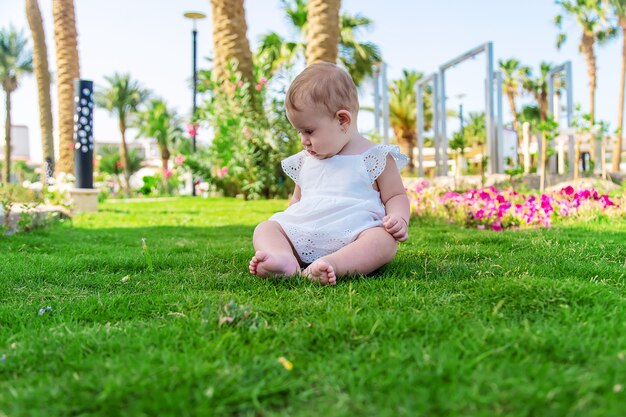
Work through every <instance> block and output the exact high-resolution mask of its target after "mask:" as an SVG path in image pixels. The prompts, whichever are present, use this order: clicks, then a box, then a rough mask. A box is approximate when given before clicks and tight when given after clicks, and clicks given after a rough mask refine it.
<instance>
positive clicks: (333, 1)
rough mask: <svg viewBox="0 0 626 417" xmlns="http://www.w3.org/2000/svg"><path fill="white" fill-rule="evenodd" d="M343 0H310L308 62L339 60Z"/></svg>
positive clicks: (307, 39)
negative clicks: (340, 20) (340, 16)
mask: <svg viewBox="0 0 626 417" xmlns="http://www.w3.org/2000/svg"><path fill="white" fill-rule="evenodd" d="M340 6H341V0H310V1H309V8H308V12H307V33H306V51H305V56H306V63H307V65H310V64H312V63H314V62H316V61H326V62H332V63H333V64H334V63H336V62H337V54H338V53H339V8H340Z"/></svg>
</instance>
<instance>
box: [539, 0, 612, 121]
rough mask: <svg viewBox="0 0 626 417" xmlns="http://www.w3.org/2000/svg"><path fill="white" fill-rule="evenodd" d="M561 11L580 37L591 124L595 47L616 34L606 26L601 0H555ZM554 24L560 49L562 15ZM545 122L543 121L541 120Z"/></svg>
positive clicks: (595, 67)
mask: <svg viewBox="0 0 626 417" xmlns="http://www.w3.org/2000/svg"><path fill="white" fill-rule="evenodd" d="M556 3H557V4H558V5H559V6H561V8H562V9H563V11H564V12H565V13H566V14H568V15H570V16H572V17H573V18H574V19H575V20H576V23H578V25H579V27H580V29H581V32H582V35H581V38H580V44H579V50H580V52H581V53H582V54H583V56H584V57H585V62H586V63H587V75H588V76H589V114H590V115H591V122H592V123H593V121H594V120H595V108H596V100H595V97H596V85H597V66H596V55H595V45H596V43H598V44H602V43H604V42H605V41H607V40H608V39H610V38H611V37H613V36H614V35H615V33H616V31H615V28H614V27H610V26H608V25H607V24H606V17H605V12H604V10H603V8H602V4H601V3H602V0H556ZM554 23H555V24H556V26H557V27H558V28H559V30H560V31H561V32H560V33H559V35H558V37H557V43H556V46H557V48H559V49H560V48H561V46H562V45H563V43H564V42H565V41H566V40H567V34H566V33H565V32H563V31H562V28H563V15H557V16H556V17H555V18H554ZM542 120H543V121H545V119H542Z"/></svg>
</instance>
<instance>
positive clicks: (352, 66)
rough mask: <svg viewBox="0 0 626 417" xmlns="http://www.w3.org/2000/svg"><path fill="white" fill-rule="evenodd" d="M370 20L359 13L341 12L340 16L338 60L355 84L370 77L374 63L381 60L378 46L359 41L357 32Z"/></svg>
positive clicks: (367, 25) (368, 25)
mask: <svg viewBox="0 0 626 417" xmlns="http://www.w3.org/2000/svg"><path fill="white" fill-rule="evenodd" d="M371 25H372V20H371V19H369V18H367V17H365V16H361V15H355V16H351V15H349V14H347V13H343V14H342V15H341V18H340V24H339V28H340V32H339V60H340V61H341V64H342V65H343V66H344V67H345V68H346V69H347V70H348V72H349V73H350V75H351V76H352V80H353V81H354V83H355V84H356V85H360V84H361V82H362V81H363V80H364V79H365V78H367V77H371V76H372V74H373V71H374V70H373V68H374V64H376V63H379V62H381V61H382V59H383V58H382V55H381V53H380V48H379V47H378V46H377V45H376V44H374V43H372V42H359V41H358V40H357V35H358V32H360V31H361V30H362V29H366V28H369V27H370V26H371Z"/></svg>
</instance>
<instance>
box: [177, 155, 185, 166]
mask: <svg viewBox="0 0 626 417" xmlns="http://www.w3.org/2000/svg"><path fill="white" fill-rule="evenodd" d="M183 162H185V156H184V155H178V156H177V157H176V158H174V163H175V164H176V165H182V164H183Z"/></svg>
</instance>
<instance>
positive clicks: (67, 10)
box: [52, 0, 80, 174]
mask: <svg viewBox="0 0 626 417" xmlns="http://www.w3.org/2000/svg"><path fill="white" fill-rule="evenodd" d="M52 16H53V18H54V43H55V44H56V62H57V94H58V101H59V104H58V106H59V110H58V111H59V117H58V123H59V160H58V161H57V164H56V171H57V172H65V173H69V174H73V173H74V80H76V79H77V78H80V67H79V63H78V40H77V34H76V18H75V14H74V0H52Z"/></svg>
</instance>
